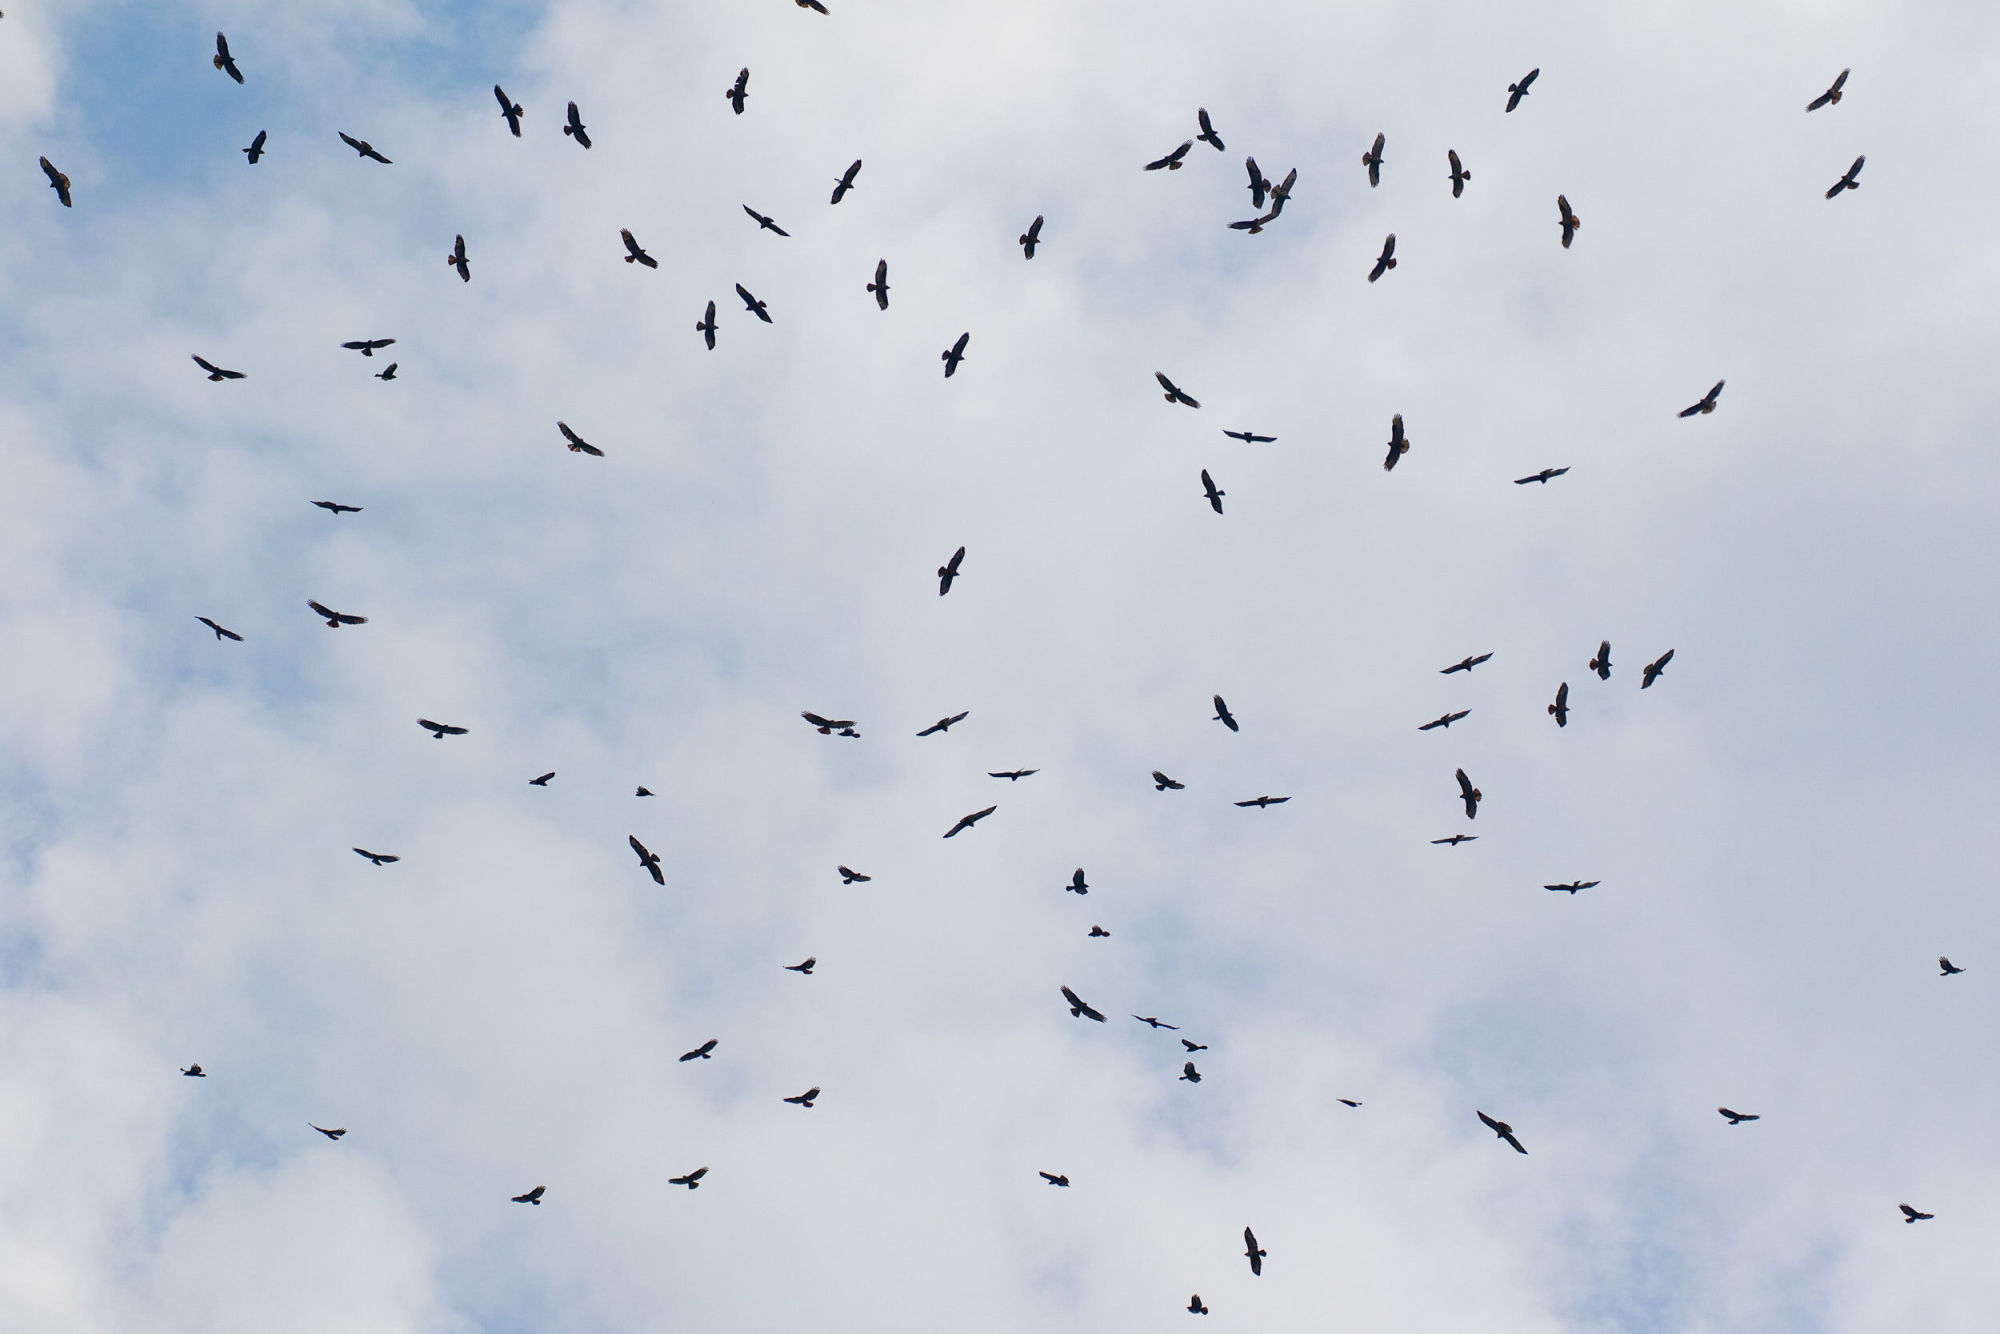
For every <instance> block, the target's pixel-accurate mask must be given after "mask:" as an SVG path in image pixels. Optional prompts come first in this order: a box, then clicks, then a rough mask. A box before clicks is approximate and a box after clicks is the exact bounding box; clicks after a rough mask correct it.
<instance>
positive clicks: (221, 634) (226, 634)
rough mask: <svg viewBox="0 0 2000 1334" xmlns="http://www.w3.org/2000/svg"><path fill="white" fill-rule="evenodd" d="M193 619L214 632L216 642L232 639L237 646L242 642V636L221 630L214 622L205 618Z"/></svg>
mask: <svg viewBox="0 0 2000 1334" xmlns="http://www.w3.org/2000/svg"><path fill="white" fill-rule="evenodd" d="M195 619H196V620H197V621H200V622H201V623H202V624H203V625H205V626H207V627H208V628H209V629H211V630H213V631H215V637H216V639H217V640H218V641H220V640H224V639H233V640H235V641H236V642H237V643H239V644H240V643H242V642H243V636H242V635H239V634H237V633H236V632H235V631H234V630H225V629H223V628H222V627H221V626H219V625H217V624H216V623H215V622H214V621H211V620H209V619H208V617H206V616H197V617H195Z"/></svg>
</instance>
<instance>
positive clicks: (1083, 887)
mask: <svg viewBox="0 0 2000 1334" xmlns="http://www.w3.org/2000/svg"><path fill="white" fill-rule="evenodd" d="M1063 889H1064V891H1065V892H1067V893H1070V894H1088V893H1089V892H1090V885H1089V883H1088V882H1087V881H1086V880H1084V878H1083V868H1082V867H1081V866H1079V867H1077V868H1076V874H1074V875H1072V876H1071V877H1070V878H1069V883H1068V884H1067V885H1064V886H1063Z"/></svg>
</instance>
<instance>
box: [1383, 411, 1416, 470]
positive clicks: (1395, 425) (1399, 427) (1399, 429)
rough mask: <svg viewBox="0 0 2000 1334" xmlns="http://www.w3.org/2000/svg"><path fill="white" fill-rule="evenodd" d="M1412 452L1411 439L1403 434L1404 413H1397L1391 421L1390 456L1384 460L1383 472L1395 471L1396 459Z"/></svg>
mask: <svg viewBox="0 0 2000 1334" xmlns="http://www.w3.org/2000/svg"><path fill="white" fill-rule="evenodd" d="M1409 452H1410V441H1409V438H1408V437H1407V436H1405V435H1404V434H1403V414H1402V413H1400V412H1399V413H1397V414H1396V416H1395V419H1394V420H1392V421H1391V422H1390V423H1389V457H1387V458H1386V459H1383V460H1382V471H1383V472H1394V471H1395V469H1396V460H1397V459H1400V458H1401V457H1403V455H1405V454H1407V453H1409Z"/></svg>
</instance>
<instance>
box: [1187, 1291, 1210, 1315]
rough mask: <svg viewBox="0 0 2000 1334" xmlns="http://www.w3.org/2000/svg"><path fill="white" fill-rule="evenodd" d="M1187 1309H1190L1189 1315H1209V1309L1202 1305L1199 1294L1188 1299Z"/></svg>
mask: <svg viewBox="0 0 2000 1334" xmlns="http://www.w3.org/2000/svg"><path fill="white" fill-rule="evenodd" d="M1187 1309H1188V1314H1190V1315H1207V1314H1208V1308H1207V1307H1206V1306H1203V1305H1202V1304H1201V1294H1200V1293H1198V1292H1197V1293H1196V1294H1194V1296H1192V1297H1190V1298H1188V1304H1187Z"/></svg>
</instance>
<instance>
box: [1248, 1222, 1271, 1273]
mask: <svg viewBox="0 0 2000 1334" xmlns="http://www.w3.org/2000/svg"><path fill="white" fill-rule="evenodd" d="M1243 1254H1244V1255H1245V1256H1247V1257H1249V1260H1250V1272H1251V1273H1252V1274H1254V1275H1257V1276H1259V1277H1262V1276H1263V1273H1264V1257H1265V1256H1267V1255H1269V1254H1270V1252H1269V1251H1267V1250H1265V1249H1264V1248H1263V1247H1261V1246H1259V1245H1258V1244H1257V1234H1256V1233H1254V1232H1252V1231H1251V1230H1250V1229H1249V1228H1247V1227H1246V1228H1244V1229H1243Z"/></svg>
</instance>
